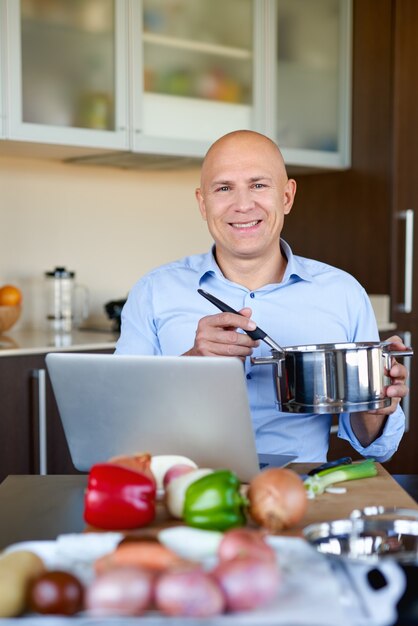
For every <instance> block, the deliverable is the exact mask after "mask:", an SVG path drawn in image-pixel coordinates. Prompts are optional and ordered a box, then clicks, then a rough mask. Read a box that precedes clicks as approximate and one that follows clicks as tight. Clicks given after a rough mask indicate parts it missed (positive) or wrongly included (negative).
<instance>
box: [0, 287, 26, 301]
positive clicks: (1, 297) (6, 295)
mask: <svg viewBox="0 0 418 626" xmlns="http://www.w3.org/2000/svg"><path fill="white" fill-rule="evenodd" d="M21 302H22V292H21V291H20V289H18V288H17V287H15V286H14V285H3V287H0V306H17V305H18V304H20V303H21Z"/></svg>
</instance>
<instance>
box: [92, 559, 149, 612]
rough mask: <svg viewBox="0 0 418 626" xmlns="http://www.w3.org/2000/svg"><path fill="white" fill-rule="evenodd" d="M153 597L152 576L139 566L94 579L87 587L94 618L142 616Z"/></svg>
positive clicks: (106, 573)
mask: <svg viewBox="0 0 418 626" xmlns="http://www.w3.org/2000/svg"><path fill="white" fill-rule="evenodd" d="M152 595H153V577H152V575H151V574H150V573H149V572H147V571H146V570H143V569H140V568H137V567H119V568H115V569H112V570H109V571H108V572H105V573H103V574H101V575H100V576H98V577H97V578H95V580H94V581H93V582H92V583H91V585H90V586H89V587H88V588H87V592H86V598H85V606H86V609H87V611H88V614H89V615H91V616H95V617H106V616H111V615H142V613H144V611H145V610H146V609H147V608H149V606H150V604H151V601H152Z"/></svg>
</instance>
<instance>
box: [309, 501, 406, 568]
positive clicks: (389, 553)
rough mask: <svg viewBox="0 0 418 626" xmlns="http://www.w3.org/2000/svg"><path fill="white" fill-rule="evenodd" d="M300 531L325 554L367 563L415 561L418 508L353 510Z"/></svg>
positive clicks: (377, 507) (375, 507)
mask: <svg viewBox="0 0 418 626" xmlns="http://www.w3.org/2000/svg"><path fill="white" fill-rule="evenodd" d="M303 533H304V536H305V538H306V539H307V541H308V542H309V543H310V544H311V545H313V546H314V547H315V548H316V550H317V551H318V552H321V553H322V554H326V555H328V556H333V557H344V558H346V559H349V560H353V561H366V562H370V561H371V562H376V561H379V560H381V559H384V558H388V557H390V558H392V559H395V560H396V561H399V562H403V563H415V562H416V561H417V560H418V510H417V511H415V510H413V509H402V508H384V507H381V506H374V507H367V508H365V509H363V510H355V511H353V512H352V514H351V515H350V518H349V519H339V520H334V521H331V522H321V523H317V524H310V525H309V526H307V527H306V528H304V531H303Z"/></svg>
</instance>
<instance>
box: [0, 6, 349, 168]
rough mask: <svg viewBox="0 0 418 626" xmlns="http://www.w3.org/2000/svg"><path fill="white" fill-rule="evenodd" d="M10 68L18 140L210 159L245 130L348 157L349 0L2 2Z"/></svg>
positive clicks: (10, 112) (9, 130)
mask: <svg viewBox="0 0 418 626" xmlns="http://www.w3.org/2000/svg"><path fill="white" fill-rule="evenodd" d="M2 32H3V33H4V32H5V33H6V35H7V46H4V45H3V48H1V35H2ZM4 39H6V37H5V38H4ZM2 53H3V59H2V58H1V55H2ZM1 61H3V63H1ZM1 69H3V78H2V86H1V88H0V89H2V90H3V93H2V94H1V92H0V95H2V98H3V99H1V98H0V114H1V113H2V114H3V117H0V119H1V120H2V122H3V124H2V126H3V135H2V136H3V137H4V136H6V138H8V139H13V140H20V141H31V142H38V143H44V144H47V143H49V144H61V145H64V146H80V147H87V148H103V149H110V150H125V151H128V150H129V151H131V152H134V153H142V154H154V155H173V156H180V157H181V156H184V157H202V156H203V155H204V154H205V152H206V150H207V148H208V147H209V145H210V144H211V143H212V141H214V140H215V139H216V138H218V137H219V136H221V135H222V134H224V133H226V132H229V131H232V130H236V129H241V128H247V129H254V130H259V131H261V132H265V133H266V134H268V135H269V136H270V137H272V138H273V139H275V140H276V141H277V142H278V144H279V145H280V147H281V148H282V150H283V153H284V156H285V160H286V162H287V163H288V164H289V165H304V166H306V165H307V166H316V167H334V168H336V167H347V166H348V165H349V163H350V127H351V123H350V116H351V106H350V103H351V83H350V76H351V0H71V1H70V0H0V71H1ZM6 104H7V106H6ZM2 105H3V106H2ZM1 132H2V128H1V126H0V133H1Z"/></svg>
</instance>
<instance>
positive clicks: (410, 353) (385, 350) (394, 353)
mask: <svg viewBox="0 0 418 626" xmlns="http://www.w3.org/2000/svg"><path fill="white" fill-rule="evenodd" d="M383 353H384V354H385V355H388V356H414V351H413V349H412V348H407V349H406V350H391V349H390V344H389V345H384V346H383Z"/></svg>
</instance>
